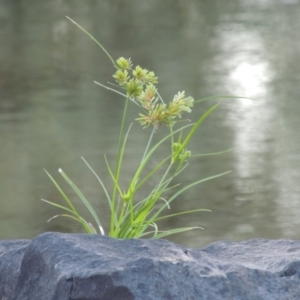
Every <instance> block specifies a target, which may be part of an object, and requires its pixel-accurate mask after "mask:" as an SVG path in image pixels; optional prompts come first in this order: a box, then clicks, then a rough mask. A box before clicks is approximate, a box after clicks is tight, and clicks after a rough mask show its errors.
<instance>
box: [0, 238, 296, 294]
mask: <svg viewBox="0 0 300 300" xmlns="http://www.w3.org/2000/svg"><path fill="white" fill-rule="evenodd" d="M0 284H1V286H0V292H1V294H0V299H1V300H3V299H5V300H160V299H164V300H168V299H170V300H171V299H174V300H198V299H199V300H202V299H203V300H204V299H205V300H206V299H207V300H208V299H210V300H219V299H220V300H221V299H222V300H226V299H230V300H231V299H232V300H252V299H253V300H260V299H263V300H277V299H278V300H285V299H286V300H294V299H295V300H299V299H300V241H291V240H264V239H253V240H249V241H245V242H216V243H213V244H211V245H210V246H208V247H206V248H203V249H188V248H185V247H183V246H180V245H176V244H173V243H171V242H168V241H166V240H118V239H111V238H108V237H103V236H101V235H86V234H61V233H44V234H41V235H38V236H37V237H36V238H34V239H33V240H32V241H24V240H23V241H2V242H0ZM1 296H2V298H1Z"/></svg>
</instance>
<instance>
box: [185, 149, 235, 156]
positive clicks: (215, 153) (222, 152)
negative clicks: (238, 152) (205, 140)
mask: <svg viewBox="0 0 300 300" xmlns="http://www.w3.org/2000/svg"><path fill="white" fill-rule="evenodd" d="M234 149H235V148H230V149H227V150H224V151H220V152H213V153H203V154H201V153H200V154H195V155H192V156H191V157H201V156H213V155H220V154H224V153H227V152H230V151H232V150H234Z"/></svg>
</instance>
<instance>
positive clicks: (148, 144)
mask: <svg viewBox="0 0 300 300" xmlns="http://www.w3.org/2000/svg"><path fill="white" fill-rule="evenodd" d="M155 131H156V127H155V126H154V127H153V129H152V132H151V135H150V137H149V140H148V143H147V146H146V149H145V152H144V155H143V158H142V161H141V163H142V162H143V160H144V158H145V156H146V155H147V153H148V149H149V146H150V144H151V141H152V138H153V135H154V133H155Z"/></svg>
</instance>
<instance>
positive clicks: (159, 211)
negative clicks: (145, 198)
mask: <svg viewBox="0 0 300 300" xmlns="http://www.w3.org/2000/svg"><path fill="white" fill-rule="evenodd" d="M230 172H231V171H227V172H224V173H220V174H217V175H213V176H210V177H206V178H203V179H200V180H197V181H195V182H193V183H191V184H188V185H186V186H185V187H183V188H182V189H180V190H179V191H178V192H177V193H175V194H174V195H173V196H172V197H171V198H170V199H169V200H168V203H169V204H170V203H171V202H172V201H173V200H174V199H175V198H176V197H178V196H179V195H180V194H182V193H183V192H184V191H186V190H188V189H190V188H191V187H193V186H194V185H197V184H200V183H203V182H205V181H209V180H212V179H215V178H218V177H221V176H224V175H226V174H228V173H230ZM166 207H167V205H166V204H164V205H162V206H161V208H160V209H159V210H158V211H157V212H156V213H155V214H154V215H153V217H152V218H153V220H156V219H157V216H159V215H160V214H161V212H162V211H163V210H164V209H165V208H166Z"/></svg>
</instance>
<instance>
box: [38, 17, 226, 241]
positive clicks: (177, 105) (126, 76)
mask: <svg viewBox="0 0 300 300" xmlns="http://www.w3.org/2000/svg"><path fill="white" fill-rule="evenodd" d="M69 19H70V18H69ZM70 20H71V21H72V22H73V23H74V24H75V25H76V26H77V27H79V28H80V29H81V30H82V31H84V32H85V33H86V34H87V35H88V36H89V37H90V38H91V39H92V40H93V41H95V42H96V43H97V44H98V45H99V47H100V48H101V49H102V50H103V51H104V53H105V54H106V55H107V56H108V57H109V59H110V60H111V62H112V64H113V66H114V67H115V69H116V71H115V73H114V75H113V78H114V79H115V80H116V83H117V84H118V86H119V88H120V90H118V89H114V88H111V87H107V86H104V85H102V84H100V83H97V84H99V85H101V86H103V87H105V88H107V89H109V90H111V91H114V92H116V93H118V94H120V95H122V96H124V97H125V98H126V101H125V105H124V111H123V117H122V123H121V128H120V135H119V142H118V151H117V157H116V167H115V170H112V168H111V166H110V163H109V161H108V160H107V158H106V157H104V159H105V162H106V166H107V171H108V173H109V174H110V177H111V179H112V181H113V189H112V191H108V190H107V189H106V187H105V185H104V183H103V182H102V180H101V179H100V177H99V176H98V175H97V174H96V172H95V171H94V170H93V169H92V167H91V166H90V165H89V164H88V163H87V161H86V160H84V159H83V161H84V162H85V164H86V165H87V167H88V168H89V169H90V170H91V172H92V173H93V174H94V175H95V177H96V178H97V180H98V182H99V184H100V185H101V187H102V188H103V190H104V193H105V195H106V198H107V201H108V205H109V208H110V226H109V233H108V235H109V236H111V237H115V238H141V237H143V236H147V235H148V236H149V235H150V236H152V237H153V238H161V237H164V236H168V235H171V234H175V233H179V232H183V231H187V230H191V229H195V228H199V227H183V228H177V229H172V230H169V231H160V230H159V229H158V226H157V222H159V221H161V220H163V219H167V218H172V217H176V216H178V215H182V214H189V213H195V212H199V211H208V210H205V209H194V210H189V211H183V212H180V213H176V214H169V215H164V216H161V214H162V212H163V211H165V210H166V209H169V208H170V204H171V202H172V201H173V200H174V199H176V198H177V197H178V196H179V195H181V193H183V192H184V191H185V190H187V189H189V188H191V187H193V186H195V185H197V184H200V183H202V182H205V181H208V180H211V179H214V178H217V177H220V176H223V175H225V174H227V173H229V172H225V173H222V174H217V175H214V176H211V177H208V178H204V179H200V180H197V181H195V182H193V183H191V184H189V185H187V186H185V187H183V188H181V189H179V190H178V191H176V192H175V193H174V194H173V195H172V196H171V197H169V198H168V199H165V197H166V196H165V194H166V191H169V190H171V189H173V188H174V186H173V187H172V186H171V183H172V181H173V179H174V178H175V177H176V176H178V174H180V173H181V172H182V171H183V170H184V169H185V168H186V167H187V164H188V159H192V158H193V157H195V156H199V155H201V154H198V155H192V153H191V151H190V150H188V145H189V142H190V141H191V139H192V137H193V136H194V134H195V132H196V130H197V129H198V127H199V126H200V125H201V124H202V122H203V121H204V120H205V119H206V118H207V117H208V116H209V115H210V114H211V113H212V112H213V111H214V110H215V109H216V108H217V107H218V104H217V105H214V106H213V107H211V108H210V109H209V110H207V111H206V112H205V113H204V114H203V115H202V116H200V117H199V118H198V120H196V122H195V123H188V124H185V125H181V126H180V127H179V128H175V124H176V123H178V121H184V120H182V119H181V118H182V115H183V114H184V113H190V112H191V111H192V108H193V106H194V103H197V102H202V101H205V100H209V99H214V98H217V97H209V98H204V99H200V100H197V101H194V99H193V98H192V97H190V96H185V92H184V91H182V92H178V93H177V94H175V96H174V97H173V99H172V100H171V101H170V102H169V103H166V102H164V100H163V99H162V97H161V96H160V94H159V93H158V90H157V87H156V84H157V83H158V78H157V77H156V76H155V74H154V72H151V71H149V70H147V69H143V68H142V67H140V66H135V67H134V66H133V63H132V61H131V59H125V58H124V57H120V58H118V59H117V60H114V59H113V58H112V57H111V56H110V54H109V53H108V52H107V50H106V49H105V48H104V47H103V46H102V45H101V44H100V43H99V42H98V41H97V40H96V39H95V38H94V37H93V36H92V35H91V34H90V33H88V32H87V31H86V30H85V29H83V28H82V27H81V26H80V25H78V24H77V23H76V22H74V21H73V20H72V19H70ZM225 97H227V96H225ZM130 102H132V103H134V104H135V105H137V106H138V107H139V109H140V111H141V112H140V113H139V117H138V118H137V119H136V120H137V121H138V122H139V123H140V124H141V125H142V126H143V127H149V126H152V127H153V128H152V132H151V134H150V137H149V141H148V143H147V145H145V152H144V155H143V157H142V159H141V163H140V165H139V166H138V167H137V169H136V171H135V173H134V175H133V177H132V179H131V180H130V182H129V184H128V187H127V188H125V189H124V187H121V185H120V173H121V168H122V163H123V159H124V152H125V148H126V142H127V139H128V135H129V132H130V127H131V126H130V127H129V129H128V130H127V132H124V126H125V120H126V117H127V108H128V105H129V103H130ZM181 124H182V122H181ZM163 125H164V126H168V128H169V130H170V133H169V134H168V135H167V136H165V137H164V138H162V139H161V140H160V141H159V142H157V143H156V144H154V145H153V144H152V138H153V135H154V133H155V132H156V131H157V130H158V129H159V127H161V126H163ZM184 136H185V137H184ZM163 143H169V145H170V155H169V156H167V157H166V158H164V159H163V160H161V161H160V162H158V163H157V165H156V166H155V167H154V168H153V169H152V170H150V172H148V173H147V174H146V175H144V173H145V166H146V165H147V163H148V162H149V160H150V159H151V158H152V157H153V156H154V155H155V153H156V151H157V150H158V148H159V147H160V146H161V145H162V144H163ZM224 152H226V151H224ZM224 152H220V153H224ZM220 153H212V154H209V155H214V154H220ZM159 170H160V171H161V173H162V176H161V177H160V180H159V181H158V183H157V184H156V186H155V187H154V188H153V190H152V191H150V193H149V195H148V196H146V197H145V198H144V199H141V200H137V199H136V193H137V192H138V191H139V190H140V188H142V187H143V186H144V184H146V183H147V181H148V180H149V179H150V178H151V177H152V176H153V175H154V174H157V173H158V171H159ZM59 172H60V174H61V175H62V177H63V178H64V180H65V181H66V182H67V183H68V184H69V185H70V187H71V188H72V189H73V190H74V191H75V193H76V194H77V195H78V197H79V198H80V199H81V201H82V203H83V204H84V206H85V207H86V208H87V209H88V211H89V212H90V214H91V216H92V217H93V220H94V223H95V224H96V225H97V229H95V227H94V225H92V224H91V223H89V222H87V221H86V220H84V219H83V218H82V217H81V215H80V214H79V213H78V210H77V209H76V208H75V206H74V204H73V203H72V201H71V200H70V199H69V198H68V196H67V195H66V194H65V193H64V192H63V190H62V189H61V188H60V186H59V185H58V183H57V182H56V181H55V180H54V179H53V177H52V176H51V175H50V174H49V173H47V172H46V173H47V175H48V176H49V178H50V179H51V181H52V182H53V183H54V185H55V186H56V188H57V189H58V190H59V192H60V193H61V195H62V197H63V198H64V200H65V201H66V204H67V205H66V206H63V205H60V204H57V203H54V202H50V201H47V200H43V201H45V202H47V203H49V204H51V205H53V206H56V207H58V208H60V209H62V210H64V211H66V212H67V214H61V215H57V216H54V217H53V218H56V217H58V216H65V217H68V218H71V219H74V220H76V221H77V222H79V223H80V224H82V226H83V228H84V230H85V231H86V232H87V233H98V232H99V233H101V234H103V235H104V230H103V226H102V224H101V222H100V219H99V217H98V216H97V213H96V212H95V210H94V209H93V207H92V206H91V204H90V203H89V201H88V200H87V199H86V197H85V196H84V195H83V194H82V192H81V191H80V190H79V188H78V187H77V186H76V185H75V184H74V183H73V182H72V181H71V179H70V178H69V177H68V176H67V175H66V173H64V172H63V171H62V170H61V169H59ZM53 218H51V219H53Z"/></svg>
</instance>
